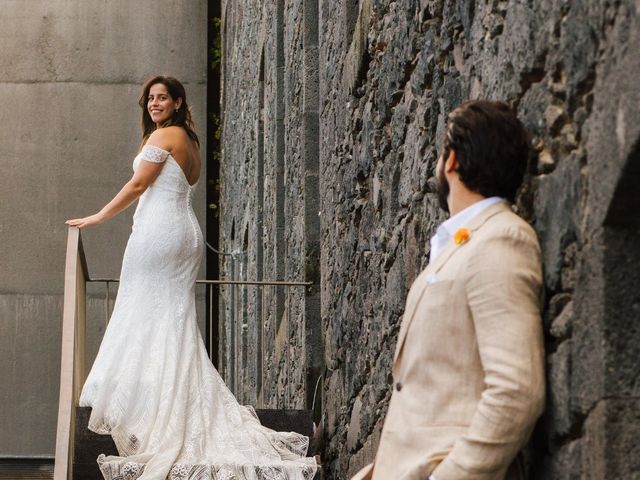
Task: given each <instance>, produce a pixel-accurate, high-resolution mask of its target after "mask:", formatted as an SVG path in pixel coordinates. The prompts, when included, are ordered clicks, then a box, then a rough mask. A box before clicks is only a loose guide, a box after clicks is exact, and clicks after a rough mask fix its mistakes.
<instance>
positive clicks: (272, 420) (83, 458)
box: [73, 407, 321, 480]
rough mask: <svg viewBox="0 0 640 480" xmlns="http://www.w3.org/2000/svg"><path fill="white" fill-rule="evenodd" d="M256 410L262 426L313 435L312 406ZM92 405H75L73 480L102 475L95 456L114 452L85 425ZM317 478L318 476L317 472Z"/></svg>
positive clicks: (103, 437) (89, 479)
mask: <svg viewBox="0 0 640 480" xmlns="http://www.w3.org/2000/svg"><path fill="white" fill-rule="evenodd" d="M256 414H257V415H258V418H259V419H260V423H262V424H263V425H264V426H265V427H268V428H271V429H272V430H277V431H280V432H298V433H301V434H302V435H306V436H308V437H310V438H311V439H313V413H312V411H311V410H269V409H257V410H256ZM90 416H91V408H89V407H79V408H77V409H76V431H75V434H76V442H75V449H74V459H73V479H74V480H95V479H100V478H102V475H101V474H100V470H99V469H98V464H97V463H96V458H98V455H100V454H101V453H104V454H105V455H117V454H118V451H117V449H116V446H115V444H114V443H113V440H112V439H111V436H110V435H98V434H97V433H94V432H92V431H91V430H89V429H88V428H87V426H88V425H89V417H90ZM315 450H316V449H315V445H314V442H313V441H311V442H310V446H309V452H308V454H307V455H308V456H313V455H315V453H316V451H315ZM316 478H321V477H320V476H316Z"/></svg>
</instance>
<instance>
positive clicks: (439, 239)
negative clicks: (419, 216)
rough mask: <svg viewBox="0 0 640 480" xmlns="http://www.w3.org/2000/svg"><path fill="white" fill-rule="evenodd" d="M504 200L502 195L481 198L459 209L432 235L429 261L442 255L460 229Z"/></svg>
mask: <svg viewBox="0 0 640 480" xmlns="http://www.w3.org/2000/svg"><path fill="white" fill-rule="evenodd" d="M503 200H504V199H503V198H501V197H488V198H485V199H484V200H480V201H479V202H476V203H474V204H473V205H470V206H468V207H467V208H465V209H464V210H461V211H459V212H458V213H456V214H455V215H454V216H453V217H451V218H449V219H448V220H445V221H444V222H442V224H441V225H440V226H439V227H438V229H437V230H436V234H435V235H434V236H433V237H431V253H430V256H429V261H430V262H433V261H434V260H435V259H436V257H437V256H438V255H440V252H442V250H444V248H445V247H446V246H447V245H448V244H449V242H451V241H452V240H453V236H454V235H455V233H456V232H457V231H458V230H459V229H461V228H463V227H466V226H467V225H469V222H471V220H473V218H475V217H477V216H478V215H480V213H482V212H483V211H484V210H486V209H487V208H489V207H490V206H491V205H494V204H496V203H498V202H501V201H503Z"/></svg>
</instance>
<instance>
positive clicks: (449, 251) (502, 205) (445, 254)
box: [393, 202, 510, 367]
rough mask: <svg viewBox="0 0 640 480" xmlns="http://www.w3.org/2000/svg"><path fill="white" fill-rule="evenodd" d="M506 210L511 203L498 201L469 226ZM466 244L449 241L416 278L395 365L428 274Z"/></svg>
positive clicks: (425, 290) (473, 228)
mask: <svg viewBox="0 0 640 480" xmlns="http://www.w3.org/2000/svg"><path fill="white" fill-rule="evenodd" d="M504 211H510V207H509V205H508V204H507V203H506V202H499V203H496V204H495V205H492V206H490V207H489V208H487V209H486V210H484V211H483V212H481V213H480V214H479V215H478V216H476V217H475V218H473V219H472V220H471V222H469V225H468V227H467V228H468V229H469V230H470V231H471V233H472V234H473V232H475V231H477V230H478V229H479V228H480V227H482V225H484V224H485V222H486V221H487V220H489V219H490V218H491V217H493V216H494V215H496V214H498V213H501V212H504ZM469 241H473V235H471V237H470V238H469ZM465 244H466V242H465ZM465 244H461V245H457V244H455V243H454V242H453V241H451V242H449V244H448V245H447V246H446V247H445V249H444V250H442V252H440V255H438V258H436V259H435V261H433V262H432V263H429V265H427V268H426V269H425V270H424V272H422V273H421V274H420V275H418V277H417V278H416V280H415V281H416V282H421V283H420V284H419V285H418V288H419V289H420V291H419V292H416V294H417V296H416V301H415V302H413V303H412V304H411V305H407V310H406V311H405V312H404V316H403V319H402V325H401V326H400V332H399V333H398V342H397V344H396V349H395V353H394V356H393V366H394V367H395V364H396V362H397V360H398V358H399V357H400V352H401V351H402V347H403V346H404V341H405V339H406V337H407V332H408V331H409V326H410V325H411V321H412V320H413V317H414V315H415V313H416V310H417V308H418V305H419V304H420V301H421V300H422V297H423V296H424V295H425V293H427V294H428V290H429V288H428V287H429V285H428V283H427V280H426V279H427V276H428V275H435V274H436V273H438V272H439V271H440V270H441V269H442V267H444V265H445V264H446V263H447V262H448V261H449V259H450V258H451V257H452V256H453V254H454V253H455V252H457V251H458V250H460V249H461V248H463V247H464V246H465Z"/></svg>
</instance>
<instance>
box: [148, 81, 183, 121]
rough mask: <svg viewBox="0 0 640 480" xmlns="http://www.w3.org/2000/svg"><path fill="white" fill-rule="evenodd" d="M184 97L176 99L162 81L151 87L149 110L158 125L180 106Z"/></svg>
mask: <svg viewBox="0 0 640 480" xmlns="http://www.w3.org/2000/svg"><path fill="white" fill-rule="evenodd" d="M181 103H182V99H181V98H178V99H177V101H176V100H174V99H173V98H172V97H171V95H170V94H169V91H168V90H167V87H166V86H165V85H164V84H162V83H156V84H155V85H152V86H151V88H150V89H149V98H148V99H147V111H148V112H149V115H150V116H151V120H152V121H153V122H154V123H155V124H156V125H162V124H163V123H164V122H166V121H167V120H168V119H169V118H171V115H173V113H174V112H175V111H176V109H177V108H180V104H181Z"/></svg>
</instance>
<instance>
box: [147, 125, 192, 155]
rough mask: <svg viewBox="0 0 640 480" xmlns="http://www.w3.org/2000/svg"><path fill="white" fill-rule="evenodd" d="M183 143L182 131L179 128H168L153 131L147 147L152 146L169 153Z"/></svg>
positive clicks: (183, 135)
mask: <svg viewBox="0 0 640 480" xmlns="http://www.w3.org/2000/svg"><path fill="white" fill-rule="evenodd" d="M184 142H185V134H184V130H183V129H182V128H180V127H175V126H169V127H163V128H158V129H157V130H154V131H153V133H152V134H151V135H149V139H148V140H147V145H154V146H156V147H159V148H162V149H164V150H167V151H169V152H171V151H173V150H174V149H175V148H180V147H181V146H182V145H183V144H184Z"/></svg>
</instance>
